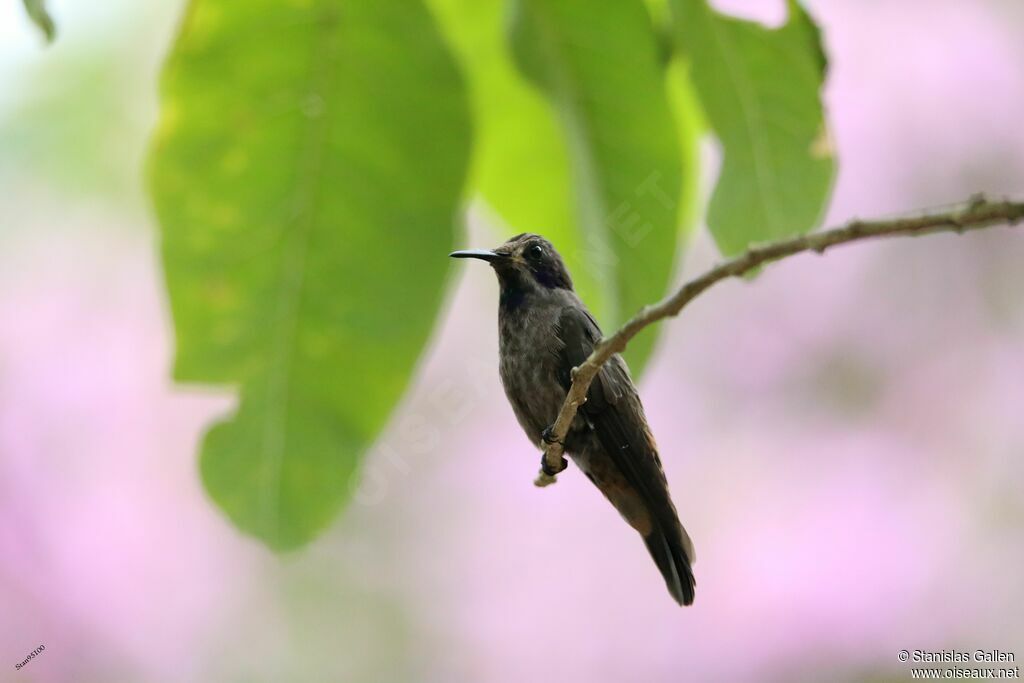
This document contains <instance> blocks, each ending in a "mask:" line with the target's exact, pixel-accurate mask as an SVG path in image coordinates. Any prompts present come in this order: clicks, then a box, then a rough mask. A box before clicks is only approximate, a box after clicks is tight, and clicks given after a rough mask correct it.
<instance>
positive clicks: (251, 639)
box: [0, 0, 1024, 683]
mask: <svg viewBox="0 0 1024 683" xmlns="http://www.w3.org/2000/svg"><path fill="white" fill-rule="evenodd" d="M716 4H718V5H719V6H720V7H721V8H723V9H725V10H728V11H732V12H735V13H738V14H742V15H745V16H752V17H757V18H760V19H763V20H766V21H769V22H777V21H779V20H780V18H781V16H782V12H783V9H782V6H783V3H782V2H781V1H768V0H764V1H760V0H758V1H755V0H731V1H730V2H725V1H721V2H718V3H716ZM808 4H809V6H810V9H811V10H812V12H813V13H814V14H815V16H816V17H817V18H818V19H819V21H820V23H821V25H822V27H823V29H824V33H825V40H826V44H827V47H828V50H829V53H830V55H831V60H832V68H831V73H830V78H829V82H828V88H827V94H826V97H827V105H828V108H829V112H830V117H831V121H832V125H833V134H834V138H835V144H836V147H837V150H838V157H839V160H840V168H839V175H838V181H837V185H836V191H835V197H834V201H833V203H832V207H831V210H830V211H829V217H828V222H829V223H830V224H832V223H837V222H841V221H845V220H847V219H850V218H853V217H869V216H877V215H882V214H888V213H893V212H902V211H905V210H909V209H915V208H923V207H929V206H933V205H936V204H943V203H947V202H950V201H956V200H960V199H965V198H966V197H967V196H969V195H970V194H971V193H973V192H976V191H985V192H988V193H991V194H993V195H1001V194H1009V195H1016V196H1017V197H1021V196H1022V195H1024V133H1022V127H1021V120H1022V115H1024V5H1022V4H1021V3H1020V2H1019V0H1001V1H1000V0H928V1H927V2H926V1H925V0H896V1H893V0H886V1H883V0H859V1H857V2H853V1H850V0H815V1H812V2H809V3H808ZM52 5H53V10H54V13H55V15H56V17H57V19H58V21H59V24H60V30H61V38H60V40H59V41H58V43H57V44H56V45H55V46H53V47H51V48H48V49H43V48H41V47H40V44H39V40H38V36H37V35H36V34H35V33H34V32H33V30H32V27H30V26H29V25H28V24H27V22H26V21H25V20H24V18H23V17H22V16H21V8H20V7H19V6H18V3H5V4H4V5H3V8H2V9H0V79H2V82H3V83H4V84H5V86H6V87H4V88H3V89H2V90H3V92H2V93H0V183H2V187H3V188H4V191H3V192H2V193H0V670H6V671H7V673H5V674H3V675H0V680H12V681H15V680H16V681H36V682H38V683H46V682H51V681H61V682H63V681H75V682H85V683H91V682H103V683H109V682H112V681H142V682H147V683H148V682H153V683H163V682H168V683H170V682H173V683H190V682H197V683H198V682H204V683H222V682H224V683H228V682H235V681H239V682H241V681H267V682H270V681H285V680H287V681H336V680H337V681H340V680H345V681H426V682H431V681H436V682H442V681H443V682H448V681H471V680H472V681H497V682H508V683H518V682H521V681H545V680H559V681H595V682H596V681H622V680H628V681H648V682H652V683H656V682H662V681H664V682H668V681H681V680H694V681H801V680H807V681H821V680H830V681H847V680H848V681H867V680H873V681H879V680H906V679H909V665H907V664H902V663H900V662H898V661H897V652H898V651H899V650H901V649H909V650H911V651H913V650H914V649H917V648H920V649H930V650H937V649H942V648H946V649H951V648H956V649H957V650H972V651H973V650H974V649H975V648H986V649H992V648H999V649H1002V650H1006V651H1016V653H1017V656H1018V658H1020V657H1022V656H1024V648H1021V647H1020V646H1022V645H1024V611H1022V610H1021V607H1022V605H1024V583H1022V581H1021V578H1020V577H1021V567H1022V566H1024V496H1022V482H1024V419H1022V414H1024V413H1022V411H1024V354H1022V348H1024V299H1022V297H1021V293H1022V292H1024V267H1022V264H1024V230H1020V229H1018V230H1016V231H1012V230H1005V229H996V230H991V231H987V232H984V233H980V234H974V235H969V236H963V237H956V236H952V235H942V236H935V237H929V238H925V239H917V240H904V241H889V242H883V243H874V244H864V245H859V246H854V247H849V248H844V249H836V250H835V251H830V252H829V253H828V255H827V256H825V257H816V256H802V257H798V258H794V259H791V260H789V261H787V262H786V263H785V264H782V265H779V266H775V267H772V268H769V269H768V270H767V271H766V272H765V273H764V274H763V275H762V276H761V277H759V278H758V279H756V280H755V281H753V282H751V283H741V282H729V283H726V284H725V285H723V286H721V287H720V288H717V289H715V290H712V292H710V293H709V294H708V295H706V296H704V297H703V298H702V299H700V300H699V301H698V303H697V304H695V305H694V306H693V307H692V308H691V309H690V310H689V311H688V313H686V314H685V315H683V316H682V317H681V318H680V319H678V320H675V321H672V322H671V323H669V324H668V325H667V326H666V328H665V331H664V335H663V337H662V339H661V343H660V345H659V349H658V352H657V356H656V358H655V360H654V362H653V363H652V364H651V367H650V368H649V371H648V372H647V373H646V375H645V377H644V380H643V383H642V386H641V393H642V396H643V398H644V401H645V404H646V406H647V412H648V416H649V418H650V420H651V423H652V427H653V429H654V432H655V433H656V434H657V437H658V441H659V443H660V444H661V447H662V451H663V452H662V457H663V460H664V461H665V466H666V469H667V472H668V477H669V481H670V485H671V488H672V491H673V494H674V498H675V500H676V503H677V506H678V508H679V512H680V515H681V517H682V519H683V521H684V523H685V524H686V526H687V528H688V529H689V531H690V533H691V535H692V536H693V538H694V541H695V543H696V546H697V554H698V561H697V564H696V567H695V570H696V575H697V581H698V589H697V601H696V604H695V605H694V606H693V607H692V608H689V609H685V610H683V609H680V608H678V607H677V606H675V604H674V603H673V602H672V601H671V600H670V599H669V597H668V596H667V595H666V594H665V589H664V586H663V583H662V581H661V578H660V577H659V575H658V573H657V571H656V569H655V567H654V565H653V563H651V561H650V558H649V557H648V556H647V553H646V551H645V550H644V548H643V545H642V543H640V541H639V540H638V539H637V538H636V537H635V534H634V533H633V532H632V531H631V530H630V529H629V528H628V527H627V526H626V525H625V524H624V523H622V522H621V520H620V519H619V518H618V516H617V515H616V513H615V512H614V511H613V510H612V508H611V507H610V506H608V505H607V504H606V503H605V501H604V500H603V499H602V498H601V497H600V496H599V495H598V493H597V492H596V491H595V490H594V489H593V488H592V487H591V485H590V484H589V482H587V481H586V480H585V479H584V478H583V477H581V476H579V473H578V472H577V471H575V470H574V469H573V470H570V471H569V472H567V473H566V475H565V476H563V477H561V480H560V483H559V484H558V486H556V487H554V488H550V489H545V490H539V489H536V488H534V487H533V486H532V484H531V481H532V477H533V474H534V473H535V470H536V466H537V463H538V455H537V453H536V452H535V449H534V447H533V446H531V444H529V443H528V442H527V440H526V438H525V437H524V436H523V435H522V433H521V431H520V430H519V428H518V426H517V425H516V423H515V420H514V418H513V416H512V412H511V410H510V408H509V407H508V406H507V404H506V402H505V399H504V395H503V393H502V391H501V388H500V385H499V382H498V377H497V369H496V354H497V339H496V324H495V318H496V302H497V286H496V283H495V282H494V281H493V276H492V275H491V274H490V273H489V272H488V271H487V269H486V268H482V267H478V268H472V267H465V266H458V265H456V266H453V268H455V270H456V272H457V274H458V275H457V277H456V278H455V279H454V282H453V284H454V286H453V289H452V292H451V296H450V312H449V314H448V315H447V316H446V317H445V318H444V321H443V324H441V325H440V326H439V328H438V330H437V333H436V335H435V338H434V340H433V343H432V345H431V348H430V350H429V351H428V353H427V355H426V357H425V359H424V362H423V364H422V366H421V371H420V374H419V377H418V379H417V380H416V382H415V384H414V387H413V389H412V391H411V392H410V394H409V395H408V396H407V397H406V400H405V401H404V402H403V404H402V407H401V409H400V410H399V411H398V412H397V413H396V414H395V415H394V417H393V420H392V422H391V425H390V427H389V428H388V430H387V431H386V433H385V434H383V435H382V437H381V439H380V442H379V443H378V444H377V446H376V447H375V448H374V450H373V452H372V453H371V455H370V457H369V458H368V460H367V463H366V466H365V470H364V473H363V474H364V477H363V479H362V481H361V482H354V483H353V486H354V487H357V490H356V493H355V498H354V501H353V503H352V504H351V506H350V507H349V508H348V510H347V511H346V512H345V514H344V515H343V516H342V517H340V518H339V519H338V521H337V522H336V523H335V524H334V525H333V526H332V528H331V529H330V530H329V531H328V533H326V534H325V535H324V536H323V537H322V538H321V539H320V540H318V541H317V542H316V543H314V544H313V545H312V546H310V547H309V548H308V549H306V550H304V551H302V552H299V553H296V554H293V555H288V556H285V557H276V556H274V555H272V554H271V553H270V552H268V551H267V550H266V549H265V548H264V547H262V546H261V545H260V544H258V543H257V542H255V541H253V540H252V539H250V538H248V537H245V536H243V535H241V534H240V533H238V532H237V531H236V530H235V529H234V528H232V527H231V526H230V525H229V524H228V523H227V521H226V520H225V518H224V517H223V516H222V515H221V514H220V513H219V512H218V510H217V509H216V508H215V507H214V506H213V505H212V503H210V502H209V501H208V500H207V499H206V497H205V494H204V492H203V490H202V488H201V485H200V481H199V478H198V473H197V467H196V448H197V445H198V443H199V439H200V437H201V435H202V432H203V429H204V426H205V425H207V424H208V423H209V422H210V421H211V420H212V419H213V418H214V417H215V416H216V415H219V414H221V413H222V412H224V411H225V410H228V409H229V408H230V407H231V406H232V404H233V398H232V395H231V393H230V391H228V390H226V389H223V388H211V389H201V388H197V387H180V386H174V385H172V384H171V383H170V381H169V379H168V370H169V367H170V359H171V354H172V351H173V350H172V348H171V345H170V320H169V316H168V312H167V304H166V301H165V298H164V293H163V290H162V280H161V273H160V265H159V260H158V256H157V252H156V240H155V226H154V223H153V217H152V215H151V213H150V212H149V210H148V207H147V203H146V199H145V195H144V192H143V188H142V180H141V175H140V168H141V163H142V160H143V158H144V151H145V145H146V140H147V134H148V131H149V128H150V126H151V125H152V123H153V121H154V120H155V115H156V98H155V92H156V85H155V77H156V74H157V70H158V68H159V64H160V60H161V58H162V56H163V55H164V54H165V52H166V49H167V46H168V41H169V40H170V37H171V35H172V32H173V28H174V25H175V22H176V20H177V17H178V15H179V13H180V11H181V9H182V8H181V5H180V4H179V3H169V4H167V5H166V6H164V5H161V4H160V3H130V2H128V1H127V0H116V1H112V2H110V3H104V4H103V6H99V7H97V6H93V5H88V4H85V3H73V2H71V1H70V0H67V1H66V2H59V1H55V2H53V3H52ZM83 139H84V140H87V142H81V140H83ZM705 152H706V154H705V157H706V159H707V160H708V169H709V170H708V173H707V178H706V181H705V183H704V185H705V190H706V191H707V188H710V186H711V184H712V183H713V179H714V174H713V170H714V168H715V167H716V166H717V160H716V154H717V153H716V151H715V148H714V145H713V144H711V143H708V144H707V145H706V149H705ZM472 215H473V220H471V222H472V223H473V225H472V227H471V230H470V233H469V235H468V236H467V238H466V242H467V246H485V245H491V244H494V243H497V242H498V241H499V240H500V236H499V235H498V234H497V233H496V232H494V231H493V230H491V229H490V228H489V227H488V226H487V225H485V224H483V221H482V219H480V217H479V215H482V212H474V213H473V214H472ZM443 256H444V255H443V254H439V255H438V258H443ZM716 258H717V255H716V254H715V252H714V250H713V248H712V247H711V245H710V240H709V239H708V237H707V236H706V235H705V234H704V233H703V231H702V232H701V233H700V234H699V235H698V237H697V238H696V239H695V241H694V242H693V244H691V245H690V248H689V249H688V251H687V254H686V256H685V259H684V266H683V268H682V272H681V273H680V278H682V277H685V276H686V275H692V274H695V273H697V272H699V271H700V270H702V269H703V268H705V267H707V266H708V265H709V264H711V263H712V262H713V261H714V260H715V259H716ZM495 443H497V444H501V445H500V446H499V447H497V448H495V447H494V446H493V444H495ZM40 644H43V645H45V647H46V650H45V651H44V652H43V653H42V654H41V655H39V656H37V657H36V658H35V659H34V660H32V662H31V663H30V664H29V665H28V666H27V667H26V668H24V669H23V670H21V671H17V672H15V671H14V664H15V663H16V662H20V661H21V660H22V659H24V657H25V656H27V654H28V653H29V652H31V651H32V650H33V649H35V648H36V647H38V646H39V645H40ZM1018 662H1019V659H1018Z"/></svg>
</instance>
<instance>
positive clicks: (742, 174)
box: [670, 0, 835, 255]
mask: <svg viewBox="0 0 1024 683" xmlns="http://www.w3.org/2000/svg"><path fill="white" fill-rule="evenodd" d="M670 1H671V6H672V10H673V17H674V22H675V29H676V37H677V40H678V43H679V46H680V49H681V50H682V51H684V52H685V53H686V55H687V56H688V57H689V59H690V60H691V65H692V78H693V81H694V83H695V85H696V88H697V91H698V93H699V95H700V98H701V102H702V104H703V106H704V111H705V113H706V115H707V117H708V120H709V122H710V124H711V127H712V128H713V129H714V131H715V133H716V134H717V135H718V138H719V139H720V141H721V143H722V147H723V151H724V160H723V165H722V171H721V175H720V177H719V180H718V185H717V187H716V188H715V191H714V194H713V196H712V198H711V205H710V207H709V209H708V226H709V228H710V230H711V233H712V235H714V237H715V240H716V242H717V243H718V246H719V248H720V249H721V250H722V252H723V253H725V254H727V255H731V254H736V253H738V252H740V251H742V250H744V249H746V248H747V246H748V245H749V244H751V243H753V242H759V241H764V240H769V239H777V238H781V237H786V236H791V235H795V234H800V233H805V232H808V231H809V230H811V229H812V228H814V227H815V226H816V225H817V224H818V222H819V221H820V219H821V215H822V213H823V211H824V209H825V207H826V204H827V201H828V197H829V194H830V191H831V187H832V178H833V175H834V170H835V162H834V158H833V152H832V148H831V145H830V142H829V136H828V129H827V126H826V123H825V119H824V114H823V111H822V105H821V100H820V91H821V87H822V82H823V81H824V79H825V74H826V70H827V64H826V60H825V55H824V52H823V50H822V46H821V40H820V36H819V33H818V29H817V27H816V26H815V24H814V22H813V20H812V19H811V18H810V17H809V16H808V15H807V13H806V12H805V11H804V10H803V8H801V6H800V5H799V3H797V2H796V1H795V0H789V20H788V22H787V23H786V24H785V25H784V26H782V27H781V28H778V29H774V30H772V29H768V28H765V27H763V26H761V25H759V24H756V23H753V22H749V21H741V20H738V19H733V18H728V17H725V16H723V15H721V14H718V13H717V12H715V11H714V10H712V9H711V8H710V7H709V6H708V4H707V2H706V0H670Z"/></svg>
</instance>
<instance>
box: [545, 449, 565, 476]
mask: <svg viewBox="0 0 1024 683" xmlns="http://www.w3.org/2000/svg"><path fill="white" fill-rule="evenodd" d="M568 466H569V461H568V460H566V459H565V458H559V459H558V467H551V466H549V465H548V459H547V457H546V454H542V455H541V456H540V471H541V472H543V473H544V474H546V475H547V476H549V477H553V476H555V475H557V474H558V473H559V472H563V471H565V468H567V467H568Z"/></svg>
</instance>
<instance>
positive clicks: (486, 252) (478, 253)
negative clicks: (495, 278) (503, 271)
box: [448, 249, 504, 263]
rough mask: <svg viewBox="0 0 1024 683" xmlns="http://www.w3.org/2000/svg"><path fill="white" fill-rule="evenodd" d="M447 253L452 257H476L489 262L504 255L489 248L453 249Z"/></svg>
mask: <svg viewBox="0 0 1024 683" xmlns="http://www.w3.org/2000/svg"><path fill="white" fill-rule="evenodd" d="M448 255H449V256H451V257H452V258H478V259H480V260H481V261H488V262H490V263H494V262H495V261H497V260H499V259H501V258H503V257H504V255H503V254H499V253H497V252H493V251H491V250H490V249H464V250H462V251H453V252H452V253H450V254H448Z"/></svg>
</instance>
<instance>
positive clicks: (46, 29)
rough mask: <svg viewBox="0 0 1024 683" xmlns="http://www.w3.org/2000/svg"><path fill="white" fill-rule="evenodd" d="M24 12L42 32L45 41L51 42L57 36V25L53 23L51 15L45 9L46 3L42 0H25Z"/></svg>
mask: <svg viewBox="0 0 1024 683" xmlns="http://www.w3.org/2000/svg"><path fill="white" fill-rule="evenodd" d="M25 13H26V14H28V18H29V19H31V20H32V22H33V23H35V25H36V26H38V27H39V30H40V31H42V32H43V35H44V36H45V37H46V42H48V43H51V42H53V39H54V38H55V37H56V36H57V25H56V24H54V23H53V17H51V16H50V13H49V12H48V11H47V9H46V3H45V2H44V1H43V0H25Z"/></svg>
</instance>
